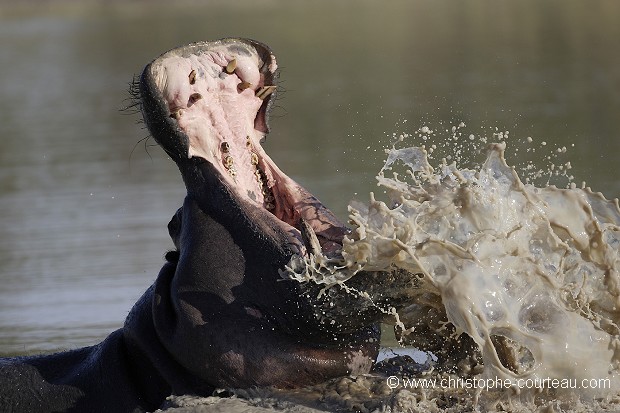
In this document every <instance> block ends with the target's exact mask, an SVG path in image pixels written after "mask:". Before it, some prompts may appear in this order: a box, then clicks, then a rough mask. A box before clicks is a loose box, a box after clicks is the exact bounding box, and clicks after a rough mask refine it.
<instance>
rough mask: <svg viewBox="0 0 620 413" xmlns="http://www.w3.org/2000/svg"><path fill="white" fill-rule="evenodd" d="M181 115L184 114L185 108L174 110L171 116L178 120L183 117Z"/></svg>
mask: <svg viewBox="0 0 620 413" xmlns="http://www.w3.org/2000/svg"><path fill="white" fill-rule="evenodd" d="M181 115H183V109H178V110H176V111H174V112H172V113H171V114H170V117H171V118H172V119H177V120H178V119H179V118H180V117H181Z"/></svg>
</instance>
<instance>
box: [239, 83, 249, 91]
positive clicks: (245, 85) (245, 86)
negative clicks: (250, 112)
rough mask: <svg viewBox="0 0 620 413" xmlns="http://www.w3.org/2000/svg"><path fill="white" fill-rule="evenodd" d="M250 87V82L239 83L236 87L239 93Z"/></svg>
mask: <svg viewBox="0 0 620 413" xmlns="http://www.w3.org/2000/svg"><path fill="white" fill-rule="evenodd" d="M250 87H252V84H251V83H250V82H241V83H239V84H238V85H237V88H238V89H239V91H241V92H243V91H244V90H246V89H247V88H250Z"/></svg>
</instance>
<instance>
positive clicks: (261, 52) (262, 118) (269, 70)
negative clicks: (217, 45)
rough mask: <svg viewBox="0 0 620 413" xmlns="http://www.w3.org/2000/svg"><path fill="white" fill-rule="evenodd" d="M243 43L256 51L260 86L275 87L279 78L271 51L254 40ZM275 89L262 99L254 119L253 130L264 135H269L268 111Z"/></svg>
mask: <svg viewBox="0 0 620 413" xmlns="http://www.w3.org/2000/svg"><path fill="white" fill-rule="evenodd" d="M242 40H243V41H244V42H246V43H249V44H250V45H252V47H254V49H256V52H257V54H258V57H259V59H260V60H259V71H260V74H261V86H276V81H277V79H278V76H279V72H278V65H277V63H276V57H275V56H274V55H273V53H272V52H271V49H270V48H269V47H268V46H267V45H265V44H263V43H261V42H257V41H256V40H251V39H242ZM276 93H277V91H276V88H273V91H272V92H270V94H268V95H267V96H266V97H265V98H264V99H263V104H262V105H261V107H260V109H259V110H258V113H257V114H256V118H255V119H254V129H256V130H257V131H260V132H263V133H265V134H267V133H269V111H270V109H271V105H272V104H273V102H274V99H275V96H276Z"/></svg>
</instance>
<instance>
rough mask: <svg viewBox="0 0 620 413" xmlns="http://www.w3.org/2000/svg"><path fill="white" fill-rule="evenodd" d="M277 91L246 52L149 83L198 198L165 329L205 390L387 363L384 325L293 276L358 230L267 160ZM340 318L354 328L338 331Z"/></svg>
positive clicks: (165, 337)
mask: <svg viewBox="0 0 620 413" xmlns="http://www.w3.org/2000/svg"><path fill="white" fill-rule="evenodd" d="M276 79H277V65H276V59H275V57H274V55H273V54H272V53H271V51H270V50H269V48H268V47H267V46H265V45H263V44H261V43H258V42H255V41H252V40H246V39H223V40H219V41H214V42H201V43H194V44H191V45H188V46H184V47H180V48H177V49H174V50H171V51H169V52H167V53H165V54H163V55H161V56H160V57H158V58H157V59H155V60H154V61H153V62H151V63H150V64H149V65H148V66H146V68H145V69H144V72H143V73H142V76H141V77H140V79H139V97H140V104H141V108H142V113H143V116H144V120H145V122H146V125H147V127H148V129H149V131H150V133H151V135H152V136H153V138H154V139H155V140H156V141H157V142H158V143H159V144H160V145H161V147H162V148H163V149H164V150H165V151H166V152H167V153H168V154H169V156H170V157H171V158H172V159H173V160H174V161H175V163H176V164H177V165H178V167H179V169H180V171H181V174H182V176H183V180H184V182H185V185H186V188H187V197H186V199H185V201H184V204H183V207H182V208H181V209H180V210H179V211H178V212H177V214H176V215H175V217H174V218H173V219H172V221H171V223H170V225H169V230H170V235H171V237H172V239H173V240H174V243H175V246H176V248H177V251H175V252H171V253H169V254H168V255H167V259H168V261H169V263H168V264H167V266H168V267H164V270H162V273H161V274H160V276H159V279H158V281H157V283H156V287H155V295H154V299H153V318H154V324H155V329H156V330H157V334H158V339H159V340H160V341H161V342H162V344H163V346H164V347H165V348H166V351H168V352H169V353H170V354H171V355H172V356H173V358H174V359H175V360H176V362H178V363H179V365H180V366H181V368H182V369H184V370H186V371H188V372H189V373H190V374H191V376H192V377H197V378H199V380H201V381H202V382H204V383H206V384H208V385H205V387H204V389H209V386H239V387H243V386H248V385H276V386H299V385H304V384H310V383H315V382H319V381H322V380H324V379H326V378H330V377H335V376H339V375H345V374H350V373H360V372H366V371H368V370H369V368H370V366H371V364H372V361H373V360H374V358H375V356H376V353H377V351H378V339H379V331H378V328H377V325H376V324H375V323H376V321H377V318H376V317H375V315H373V314H371V313H364V311H361V310H360V311H358V312H354V311H351V309H348V308H345V307H344V306H343V303H344V302H346V301H347V300H348V299H349V298H347V297H344V296H342V297H341V296H338V297H333V296H331V298H330V294H324V295H323V296H322V297H321V298H318V296H319V294H318V292H319V290H320V288H319V287H318V286H317V285H316V284H314V283H311V282H307V283H300V282H298V281H295V280H290V279H284V278H283V277H282V276H281V275H280V271H281V270H282V269H283V268H284V266H285V265H286V264H287V263H288V262H289V261H290V259H291V258H292V257H293V256H295V255H302V256H303V255H304V254H311V253H317V252H319V251H318V250H320V252H322V253H323V254H325V255H327V256H330V255H338V254H339V252H340V249H341V245H342V239H343V237H344V235H345V234H346V233H347V228H346V227H345V226H344V225H343V224H342V223H341V222H340V221H339V220H338V219H337V218H336V217H335V216H334V215H333V214H332V213H331V211H329V210H328V209H327V208H326V207H325V206H323V205H322V204H321V203H320V202H319V201H318V200H317V199H316V198H315V197H314V196H312V194H310V193H309V192H308V191H307V190H305V189H304V188H303V187H301V186H300V185H298V184H297V183H296V182H294V181H293V180H292V179H291V178H289V177H288V176H287V175H286V174H284V173H283V172H282V171H281V170H280V169H279V168H278V167H277V166H276V165H275V163H274V162H273V161H272V160H271V159H270V158H269V156H268V155H267V154H266V153H265V151H264V150H263V148H262V147H261V141H262V140H263V139H264V137H265V135H266V134H267V133H268V131H269V124H268V114H269V109H270V106H271V104H272V102H273V99H274V96H275V94H276V84H275V81H276ZM166 268H168V269H167V270H166ZM334 307H336V308H338V311H339V312H340V314H342V316H343V320H342V322H333V320H332V322H325V319H324V314H325V313H326V309H328V308H331V309H332V313H334V312H335V311H336V310H333V309H334ZM353 314H355V315H353ZM345 315H346V317H345ZM195 387H196V386H194V388H192V389H182V390H183V391H188V390H189V391H196V389H195Z"/></svg>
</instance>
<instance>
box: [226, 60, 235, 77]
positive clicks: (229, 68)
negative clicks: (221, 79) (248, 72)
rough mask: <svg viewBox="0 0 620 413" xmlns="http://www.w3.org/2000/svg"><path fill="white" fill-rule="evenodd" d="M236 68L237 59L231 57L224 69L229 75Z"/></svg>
mask: <svg viewBox="0 0 620 413" xmlns="http://www.w3.org/2000/svg"><path fill="white" fill-rule="evenodd" d="M236 68H237V59H233V60H231V61H230V62H228V64H227V65H226V68H225V69H224V71H225V72H226V73H228V74H229V75H231V74H233V73H234V72H235V69H236Z"/></svg>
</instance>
